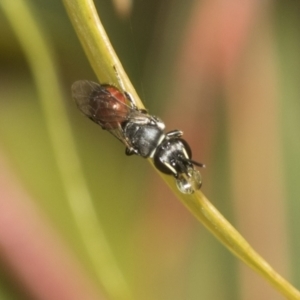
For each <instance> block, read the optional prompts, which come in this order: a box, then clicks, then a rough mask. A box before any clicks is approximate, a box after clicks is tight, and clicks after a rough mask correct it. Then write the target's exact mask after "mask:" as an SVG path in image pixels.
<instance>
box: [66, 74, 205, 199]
mask: <svg viewBox="0 0 300 300" xmlns="http://www.w3.org/2000/svg"><path fill="white" fill-rule="evenodd" d="M72 95H73V98H74V100H75V102H76V104H77V106H78V108H79V109H80V110H81V111H82V112H83V113H84V114H85V115H86V116H87V117H88V118H90V119H91V120H92V121H94V122H95V123H97V124H98V125H100V126H101V127H102V129H105V130H107V131H109V132H110V133H111V134H113V135H114V136H115V137H116V138H117V139H119V140H120V141H121V142H122V143H123V144H124V145H125V146H126V151H125V153H126V154H127V155H133V154H136V155H139V156H142V157H144V158H149V157H150V158H152V159H153V161H154V165H155V167H156V168H157V169H158V170H159V171H160V172H162V173H164V174H169V175H173V176H174V177H175V178H176V183H177V186H178V188H179V190H180V191H181V192H183V193H188V194H190V193H193V192H194V191H195V190H197V189H200V187H201V175H200V173H199V171H197V170H196V169H195V168H194V165H196V166H199V167H203V166H204V165H203V164H201V163H198V162H195V161H193V160H191V157H192V152H191V148H190V146H189V145H188V143H187V142H186V141H185V140H183V139H182V138H181V136H182V135H183V133H182V132H181V131H179V130H173V131H170V132H168V133H166V134H165V133H164V129H165V124H164V123H163V122H162V121H161V120H160V119H159V118H157V117H155V116H152V115H149V114H148V112H147V111H146V110H144V109H139V108H137V106H136V105H135V103H134V101H133V99H132V97H131V96H130V95H129V94H128V93H127V92H124V93H122V92H121V91H120V90H118V89H117V88H116V87H114V86H112V85H108V84H98V83H95V82H92V81H88V80H80V81H76V82H75V83H74V84H73V85H72Z"/></svg>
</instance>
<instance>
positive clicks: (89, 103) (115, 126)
mask: <svg viewBox="0 0 300 300" xmlns="http://www.w3.org/2000/svg"><path fill="white" fill-rule="evenodd" d="M116 94H118V95H119V96H120V94H121V95H123V97H124V98H123V99H121V100H122V101H121V100H120V99H119V98H118V97H116ZM72 96H73V99H74V100H75V102H76V104H77V107H78V108H79V109H80V111H81V112H82V113H83V114H84V115H86V116H87V117H88V118H90V119H91V120H92V121H93V122H95V123H96V124H98V125H100V126H101V127H102V128H103V129H106V130H107V131H109V132H110V133H111V134H112V135H114V136H115V137H116V138H117V139H118V140H120V141H121V142H123V143H124V144H125V145H126V146H127V147H130V145H129V144H128V141H127V140H126V138H125V137H124V133H123V129H122V126H121V123H122V122H124V121H127V120H128V115H129V113H130V112H131V111H133V108H132V107H131V106H129V105H128V104H127V103H126V102H127V99H126V97H125V96H124V94H122V93H121V92H120V91H119V90H118V89H117V88H116V87H114V86H110V85H100V84H98V83H96V82H92V81H89V80H79V81H76V82H74V83H73V85H72ZM111 101H114V103H117V104H118V107H119V109H114V108H113V107H112V105H110V102H111ZM101 111H102V112H103V111H105V113H101Z"/></svg>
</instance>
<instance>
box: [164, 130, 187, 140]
mask: <svg viewBox="0 0 300 300" xmlns="http://www.w3.org/2000/svg"><path fill="white" fill-rule="evenodd" d="M182 135H183V132H182V131H180V130H176V129H175V130H172V131H170V132H168V133H166V137H167V138H168V139H175V138H180V137H182Z"/></svg>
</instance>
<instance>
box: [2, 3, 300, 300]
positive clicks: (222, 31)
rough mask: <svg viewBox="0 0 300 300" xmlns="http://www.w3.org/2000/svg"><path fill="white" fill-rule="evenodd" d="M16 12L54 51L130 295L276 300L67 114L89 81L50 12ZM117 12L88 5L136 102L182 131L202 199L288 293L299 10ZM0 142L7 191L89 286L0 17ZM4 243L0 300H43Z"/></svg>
mask: <svg viewBox="0 0 300 300" xmlns="http://www.w3.org/2000/svg"><path fill="white" fill-rule="evenodd" d="M26 2H27V3H28V4H29V5H30V7H32V9H33V10H34V12H35V15H36V16H37V19H38V21H39V23H40V26H41V28H43V30H44V32H45V34H46V35H47V39H48V42H50V43H51V44H52V47H53V49H54V54H55V56H56V61H53V64H55V65H56V66H57V69H58V70H59V74H58V76H59V78H60V80H61V84H62V86H63V89H64V94H65V105H66V107H67V110H68V112H69V114H68V116H66V118H69V119H70V122H71V124H72V128H73V132H74V136H75V138H76V143H77V150H78V151H79V154H80V157H81V159H82V165H83V166H84V176H85V177H86V179H87V182H88V185H89V188H90V191H91V194H92V196H93V199H94V204H95V207H96V209H97V215H98V216H99V219H100V220H101V223H102V225H103V228H104V231H105V233H106V237H107V239H108V241H109V243H110V245H111V248H112V251H113V254H114V256H115V258H116V261H117V263H118V264H119V266H120V269H121V270H122V272H123V274H124V277H125V278H126V280H127V282H128V284H129V287H130V288H131V290H132V292H133V295H134V299H143V300H144V299H145V300H147V299H157V300H159V299H164V300H166V299H172V300H176V299H190V300H192V299H199V298H201V299H218V300H220V299H224V300H225V299H230V300H233V299H282V297H281V296H280V295H279V294H278V293H277V292H275V291H274V290H273V289H272V288H271V287H269V286H268V284H267V283H265V282H264V280H263V279H262V278H260V277H259V276H258V275H257V274H254V273H253V272H252V271H251V270H249V269H248V268H247V267H245V266H244V265H243V264H241V263H239V262H238V261H237V259H235V258H234V257H233V256H232V255H231V254H230V253H229V252H228V251H227V250H226V249H225V248H224V247H223V246H222V245H220V244H219V243H218V241H216V240H215V239H214V238H213V237H212V236H211V235H210V234H209V233H208V232H207V231H206V230H204V228H203V227H202V226H201V225H200V224H199V223H198V222H197V221H196V220H195V219H194V218H193V217H192V215H190V214H189V213H188V212H187V211H186V210H185V208H184V207H183V206H182V205H181V204H180V203H179V202H178V201H177V200H176V199H175V197H174V195H172V194H171V193H170V192H169V191H168V188H167V187H165V186H164V185H163V182H162V181H161V180H160V178H158V176H157V174H156V173H155V172H154V171H153V170H152V169H151V167H149V164H147V162H146V161H144V160H143V159H140V158H138V157H130V158H128V157H126V156H125V155H124V154H123V152H124V147H123V145H122V144H121V143H119V142H118V141H117V140H116V139H114V138H112V136H110V135H109V134H106V133H105V132H103V131H101V129H100V128H99V127H97V126H96V125H94V124H92V123H91V122H90V121H89V120H87V119H85V118H84V117H83V116H82V115H81V114H80V113H79V112H78V111H77V109H76V107H75V105H74V103H73V102H72V99H71V95H70V86H71V84H72V83H73V82H74V81H76V80H78V79H90V80H94V81H96V78H95V75H94V74H93V72H92V69H91V67H90V65H89V63H88V61H87V59H86V57H85V55H84V52H83V50H82V48H81V45H80V44H79V41H78V39H77V37H76V35H75V33H74V30H73V29H72V27H71V24H70V21H69V19H68V17H67V15H66V12H65V9H64V7H63V4H62V2H61V1H59V0H53V1H41V0H39V1H38V0H28V1H26ZM120 3H123V5H125V7H126V5H128V8H127V9H125V10H118V9H116V7H115V6H114V3H113V2H111V1H109V0H96V1H95V5H96V6H97V9H98V13H99V15H100V18H101V20H102V22H103V25H104V27H105V28H106V31H107V34H108V36H109V38H110V40H111V43H112V45H113V46H114V48H115V50H116V52H117V54H118V56H119V58H120V60H121V62H122V64H123V66H124V68H125V70H126V71H127V73H128V75H129V77H130V78H131V80H132V82H133V84H134V86H135V88H136V90H137V92H138V93H139V95H140V97H141V98H142V99H143V101H144V104H145V105H146V107H147V108H148V109H149V111H150V113H152V114H154V115H158V116H160V117H161V118H162V119H163V120H164V121H165V122H166V124H167V129H169V130H171V129H175V128H176V129H182V130H183V131H184V132H185V137H186V139H187V140H188V141H189V142H190V144H191V146H192V149H193V156H194V159H195V160H197V161H201V162H204V163H206V165H207V168H206V169H205V170H202V174H203V177H204V179H203V181H204V183H203V191H204V193H205V194H206V195H207V196H208V198H209V199H210V200H211V201H212V202H213V203H214V205H215V206H216V207H217V208H218V209H219V210H220V211H221V212H222V213H223V214H224V215H225V217H226V218H227V219H228V220H229V221H230V222H232V223H233V225H234V226H235V227H236V228H237V229H238V230H239V231H240V232H241V233H242V234H243V235H244V237H245V238H246V239H247V240H248V241H249V242H250V244H251V245H252V246H253V247H254V249H256V250H257V251H258V252H259V253H260V254H262V256H263V257H264V258H265V259H266V260H267V261H268V262H270V264H271V265H272V266H273V267H274V268H275V269H276V270H277V271H278V272H279V273H280V274H282V275H283V276H285V277H287V278H288V279H289V280H290V281H291V282H292V283H293V284H294V285H295V286H298V287H299V286H300V279H299V278H300V272H299V270H300V257H299V252H300V239H299V233H300V232H299V231H300V222H299V211H300V210H299V203H300V202H299V197H298V195H299V192H300V191H299V189H300V185H299V184H298V178H299V174H300V159H299V154H300V138H299V128H300V121H299V120H300V118H299V116H300V102H299V96H300V85H299V79H300V55H299V53H300V38H299V31H300V19H299V10H300V4H299V3H298V2H297V1H243V3H239V1H234V0H231V1H227V2H226V4H224V3H223V2H222V1H220V0H219V1H214V2H210V1H208V2H206V1H191V0H189V1H184V2H183V1H179V0H173V1H171V0H170V1H157V0H153V1H143V0H137V1H133V2H132V3H131V4H130V3H128V2H127V1H125V0H124V1H119V4H120ZM130 5H131V6H130ZM47 88H48V89H51V86H49V87H47ZM0 141H1V143H0V146H1V148H0V151H1V156H3V157H2V158H1V160H5V161H7V162H9V165H10V168H11V169H12V170H13V172H14V174H15V177H17V178H18V180H19V183H15V184H20V185H22V186H23V187H25V190H26V192H24V193H28V194H30V196H31V197H32V198H33V199H34V203H35V205H36V206H37V207H39V208H40V209H41V211H43V213H42V216H44V217H45V222H50V223H51V226H52V227H53V228H55V230H56V231H57V233H56V234H58V235H59V236H60V237H61V238H62V239H63V240H64V242H65V243H66V244H67V245H68V248H69V249H68V251H70V252H72V253H73V254H74V256H75V257H76V259H75V260H78V261H79V264H80V265H81V266H82V269H81V270H82V272H83V273H84V274H86V275H84V276H86V277H87V278H89V279H88V280H90V281H91V282H92V283H93V284H95V285H98V286H99V285H100V286H101V284H99V283H97V281H96V278H95V276H94V273H93V268H92V266H91V263H90V262H89V258H88V256H87V254H86V253H85V250H84V247H83V245H82V242H81V239H80V237H79V234H78V232H77V229H76V226H75V223H74V220H73V217H72V215H71V213H70V209H69V207H68V203H67V202H66V200H65V194H64V191H63V187H62V183H61V181H60V176H59V173H58V168H57V165H56V161H55V159H54V155H53V150H52V145H51V142H50V139H49V136H48V132H47V129H46V125H45V122H44V116H43V113H42V109H41V107H40V103H39V101H38V98H37V91H36V88H35V86H34V83H33V79H32V75H31V71H30V68H29V66H28V64H27V61H26V57H25V56H24V53H23V52H22V49H21V47H20V44H19V42H18V40H17V39H16V36H15V34H14V32H13V31H12V28H11V27H10V24H9V22H8V20H7V18H6V17H5V15H4V13H3V12H2V11H0ZM1 172H2V173H3V172H5V170H4V169H3V170H2V171H1ZM3 176H4V177H5V173H4V175H3ZM11 218H12V219H14V218H15V217H14V215H13V214H12V215H11ZM0 221H1V217H0ZM17 221H18V218H16V222H17ZM16 224H17V223H16ZM38 238H39V236H34V235H33V236H32V239H38ZM1 239H2V240H1ZM3 245H6V240H5V238H2V236H1V235H0V255H1V254H3V255H1V260H0V261H1V268H0V269H1V272H0V298H1V299H25V298H26V297H27V296H25V295H30V296H28V297H29V299H31V298H37V299H51V298H49V297H47V296H46V295H44V296H41V294H39V296H38V295H37V294H35V292H34V289H32V285H30V284H28V281H26V280H24V279H22V278H23V277H22V276H20V275H19V274H18V267H14V268H12V267H11V265H13V262H12V261H11V259H9V258H8V256H9V254H7V253H6V252H5V251H3V248H4V246H3ZM18 251H22V249H19V250H18ZM54 259H55V258H54ZM7 261H9V263H7ZM32 264H33V265H34V264H35V261H34V260H33V261H32ZM28 280H29V281H30V278H29V279H28ZM44 280H47V278H44ZM34 284H36V285H38V284H39V282H35V283H34ZM104 294H105V292H104ZM52 299H54V298H52ZM56 299H69V298H67V297H65V298H64V297H61V298H56ZM70 299H71V298H70ZM99 299H100V296H99Z"/></svg>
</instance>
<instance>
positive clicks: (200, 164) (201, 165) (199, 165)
mask: <svg viewBox="0 0 300 300" xmlns="http://www.w3.org/2000/svg"><path fill="white" fill-rule="evenodd" d="M186 161H188V162H190V163H192V164H193V165H195V166H198V167H200V168H206V166H205V164H202V163H199V162H197V161H194V160H192V159H186Z"/></svg>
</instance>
